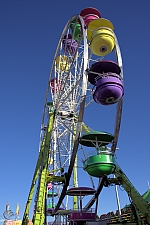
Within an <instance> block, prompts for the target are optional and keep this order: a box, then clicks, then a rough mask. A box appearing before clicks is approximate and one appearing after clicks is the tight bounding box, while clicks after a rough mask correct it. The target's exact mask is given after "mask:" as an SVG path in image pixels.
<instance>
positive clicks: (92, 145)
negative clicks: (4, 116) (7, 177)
mask: <svg viewBox="0 0 150 225" xmlns="http://www.w3.org/2000/svg"><path fill="white" fill-rule="evenodd" d="M112 58H113V59H115V60H112ZM123 95H124V81H123V65H122V57H121V52H120V47H119V43H118V40H117V37H116V34H115V31H114V25H113V24H112V22H111V21H109V20H107V19H105V18H103V17H102V16H101V14H100V12H99V11H98V10H97V9H95V8H91V7H89V8H85V9H83V10H82V11H81V12H80V14H78V15H75V16H73V17H72V18H71V19H70V20H69V21H68V22H67V24H66V26H65V28H64V30H63V32H62V35H61V37H60V40H59V43H58V46H57V49H56V53H55V56H54V60H53V63H52V67H51V71H50V76H49V80H48V87H47V91H46V99H45V103H44V109H43V116H42V124H41V132H40V144H39V156H38V160H37V164H36V168H35V172H34V175H33V179H32V183H31V187H30V191H29V195H28V199H27V202H26V207H25V211H24V215H23V219H22V225H27V224H29V223H31V224H34V225H43V224H47V223H48V221H49V218H51V221H52V220H53V222H51V224H54V225H55V224H57V225H67V224H69V225H84V224H89V225H93V224H95V225H98V224H113V223H115V224H128V223H129V224H150V207H149V205H148V203H147V201H146V200H145V199H144V198H143V197H142V196H141V195H140V194H139V193H138V191H137V190H136V189H135V187H134V186H133V185H132V183H131V182H130V181H129V179H128V178H127V176H126V175H125V173H124V172H123V171H122V169H121V168H120V166H119V165H118V164H117V162H116V159H115V152H116V149H117V142H118V137H119V130H120V124H121V115H122V105H123ZM91 103H92V104H99V105H101V107H106V108H107V110H110V108H111V105H114V106H115V118H114V132H113V133H109V132H108V131H101V130H94V129H92V128H90V127H89V126H88V124H85V123H84V111H85V109H86V110H88V106H89V105H90V104H91ZM104 116H105V115H104ZM104 116H103V117H104ZM91 119H92V117H91ZM106 119H107V118H106ZM100 129H102V128H100ZM79 170H82V173H83V174H84V173H85V176H86V177H87V178H86V180H89V184H88V186H83V185H82V186H81V185H80V183H81V182H80V179H79V174H78V173H79ZM95 181H96V182H95ZM112 184H113V185H116V187H117V186H118V185H121V186H122V187H123V188H124V190H125V191H126V192H127V194H128V196H129V197H130V199H131V205H130V210H129V212H130V213H128V215H129V217H128V216H124V214H123V213H122V210H121V209H120V208H119V207H118V210H117V214H113V213H112V214H111V213H109V216H108V215H102V216H100V217H99V216H97V215H98V212H97V211H98V197H99V195H100V193H101V191H102V189H103V187H108V186H110V185H112ZM87 196H88V197H87ZM83 198H85V199H86V198H87V199H88V200H87V202H86V204H84V201H83ZM32 202H34V203H33V204H34V212H33V216H32V218H31V217H30V208H31V204H32Z"/></svg>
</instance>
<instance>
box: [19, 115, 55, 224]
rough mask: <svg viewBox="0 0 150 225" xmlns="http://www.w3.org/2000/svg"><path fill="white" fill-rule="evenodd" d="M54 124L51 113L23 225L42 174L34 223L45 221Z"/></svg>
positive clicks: (26, 221)
mask: <svg viewBox="0 0 150 225" xmlns="http://www.w3.org/2000/svg"><path fill="white" fill-rule="evenodd" d="M53 122H54V113H51V112H50V119H49V121H48V125H47V131H46V132H45V135H44V138H43V141H42V145H41V149H40V153H39V157H38V160H37V164H36V168H35V172H34V176H33V180H32V184H31V188H30V192H29V196H28V200H27V203H26V207H25V212H24V216H23V220H22V225H27V224H28V222H29V209H30V205H31V202H32V199H33V195H34V191H35V186H36V181H37V178H38V176H39V173H40V178H39V179H40V180H39V187H38V189H39V190H38V196H37V204H36V208H35V214H34V216H33V218H32V222H33V224H35V225H42V224H43V223H44V219H45V212H44V210H45V191H46V184H47V170H48V156H49V146H50V140H51V132H52V128H53Z"/></svg>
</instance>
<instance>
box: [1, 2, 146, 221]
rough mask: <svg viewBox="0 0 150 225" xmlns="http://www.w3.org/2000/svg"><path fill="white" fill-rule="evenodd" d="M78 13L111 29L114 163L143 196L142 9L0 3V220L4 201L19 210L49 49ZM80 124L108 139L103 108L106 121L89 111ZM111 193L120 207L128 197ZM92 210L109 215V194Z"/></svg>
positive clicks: (31, 165) (30, 169)
mask: <svg viewBox="0 0 150 225" xmlns="http://www.w3.org/2000/svg"><path fill="white" fill-rule="evenodd" d="M86 7H95V8H97V9H98V10H99V11H100V12H101V14H102V17H104V18H106V19H109V20H110V21H111V22H112V23H113V24H114V27H115V34H116V35H117V38H118V41H119V44H120V48H121V53H122V58H123V66H124V83H125V95H124V104H123V115H122V123H121V130H120V135H119V142H118V147H119V148H120V149H119V151H118V152H117V162H118V163H119V164H120V166H121V168H122V169H123V171H124V172H125V173H126V175H127V176H128V177H129V179H130V180H131V182H132V183H133V185H134V186H135V187H136V189H137V190H138V191H139V192H140V193H141V194H143V193H144V192H145V191H146V190H147V189H148V185H147V181H150V176H149V171H150V163H149V160H150V153H149V151H150V148H149V142H148V141H149V137H150V136H149V127H150V101H149V83H150V74H149V65H150V62H149V51H150V42H149V36H150V30H149V27H150V13H149V9H150V1H149V0H144V1H140V0H138V1H137V0H132V1H118V0H114V1H111V0H109V1H108V0H107V1H104V0H103V1H99V0H93V1H89V0H87V1H71V2H70V1H68V0H63V1H59V0H56V1H50V0H44V1H40V0H36V1H35V0H34V1H33V0H30V1H27V0H26V1H25V0H22V1H21V0H18V1H17V0H1V1H0V31H1V32H0V33H1V34H0V105H1V107H0V124H1V132H0V171H1V173H0V184H1V185H0V200H1V204H0V215H2V213H3V211H4V210H5V204H6V202H7V201H8V202H9V203H10V205H11V208H12V210H15V206H16V204H17V202H19V203H20V217H22V214H23V212H24V207H25V203H26V201H27V197H28V193H29V188H30V185H31V181H32V176H33V173H34V169H35V165H36V161H37V157H38V146H39V133H40V125H41V117H42V111H43V104H44V99H45V93H46V88H47V82H48V77H49V71H50V69H51V64H52V61H53V57H54V53H55V50H56V47H57V43H58V41H59V38H60V35H61V32H62V30H63V28H64V26H65V24H66V23H67V21H68V20H69V19H70V17H72V16H73V15H76V14H79V13H80V11H81V10H82V9H83V8H86ZM107 110H108V109H107ZM112 114H113V113H112ZM91 115H93V116H91ZM84 121H85V122H87V124H88V125H89V126H90V127H92V128H93V129H95V130H101V129H102V130H105V131H107V132H109V131H111V130H113V126H114V117H113V118H112V119H111V107H110V111H109V113H108V117H107V115H106V114H105V109H104V108H103V107H102V106H100V105H98V104H96V103H93V104H92V105H91V106H90V107H89V108H87V109H86V111H85V116H84ZM108 121H110V122H108ZM101 127H103V128H101ZM87 186H88V184H87ZM119 192H120V193H119V194H120V201H121V206H124V204H126V203H127V202H128V197H127V195H126V194H124V193H125V191H119ZM107 199H108V200H107ZM108 201H109V204H108ZM99 202H100V203H99V214H101V213H105V212H108V211H109V210H110V211H113V210H114V211H115V210H116V209H117V204H116V201H115V191H114V188H112V187H111V188H108V189H106V188H105V189H104V190H103V192H102V194H101V196H100V201H99Z"/></svg>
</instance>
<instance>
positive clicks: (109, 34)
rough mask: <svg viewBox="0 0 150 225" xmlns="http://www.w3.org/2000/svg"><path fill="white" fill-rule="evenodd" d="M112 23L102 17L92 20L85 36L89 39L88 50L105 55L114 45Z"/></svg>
mask: <svg viewBox="0 0 150 225" xmlns="http://www.w3.org/2000/svg"><path fill="white" fill-rule="evenodd" d="M113 30H114V26H113V24H112V23H111V22H110V21H109V20H106V19H104V18H99V19H96V20H93V21H92V22H90V23H89V25H88V30H87V38H88V40H89V41H90V50H91V52H92V53H93V54H94V55H97V56H105V55H107V54H109V53H110V52H111V51H112V50H113V49H114V46H115V35H114V32H113Z"/></svg>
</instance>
